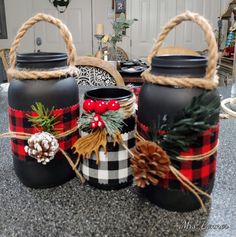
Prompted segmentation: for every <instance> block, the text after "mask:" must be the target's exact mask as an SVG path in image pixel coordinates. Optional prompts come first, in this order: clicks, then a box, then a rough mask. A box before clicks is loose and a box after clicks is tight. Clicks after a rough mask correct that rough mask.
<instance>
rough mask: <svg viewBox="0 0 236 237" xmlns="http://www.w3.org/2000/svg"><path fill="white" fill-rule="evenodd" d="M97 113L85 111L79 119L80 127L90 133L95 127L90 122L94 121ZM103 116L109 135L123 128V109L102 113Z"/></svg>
mask: <svg viewBox="0 0 236 237" xmlns="http://www.w3.org/2000/svg"><path fill="white" fill-rule="evenodd" d="M94 115H95V113H94V112H92V113H87V112H84V113H83V114H82V115H81V117H80V119H79V127H80V128H81V129H82V130H83V131H85V132H88V133H90V132H91V131H92V130H93V129H92V128H91V127H90V123H91V122H92V121H93V117H94ZM101 118H102V120H103V122H104V124H105V128H106V130H107V133H108V134H109V135H112V134H114V133H115V132H117V130H121V129H122V127H123V125H124V124H125V123H124V121H123V120H124V112H123V110H122V109H119V110H118V111H107V112H105V113H104V114H101Z"/></svg>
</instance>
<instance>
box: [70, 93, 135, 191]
mask: <svg viewBox="0 0 236 237" xmlns="http://www.w3.org/2000/svg"><path fill="white" fill-rule="evenodd" d="M134 101H135V98H134V95H133V94H132V93H131V92H130V91H128V90H126V89H121V88H99V89H94V90H89V91H87V92H86V93H85V96H84V102H83V113H82V116H81V118H80V122H79V124H80V132H81V138H80V139H79V141H78V143H77V144H75V146H74V147H75V148H76V152H77V153H78V155H79V156H80V157H81V158H82V159H81V172H82V174H83V176H84V178H85V179H86V180H87V182H88V183H89V184H90V185H92V186H95V187H97V188H101V189H120V188H123V187H126V186H128V185H130V184H131V183H132V180H133V178H132V174H131V168H130V153H129V149H132V148H133V147H134V146H135V138H134V127H135V118H134V113H135V108H134ZM86 140H87V143H86Z"/></svg>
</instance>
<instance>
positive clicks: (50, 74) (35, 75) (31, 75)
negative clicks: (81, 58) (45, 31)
mask: <svg viewBox="0 0 236 237" xmlns="http://www.w3.org/2000/svg"><path fill="white" fill-rule="evenodd" d="M40 21H46V22H48V23H50V24H53V25H55V26H57V28H58V29H59V32H60V34H61V36H62V38H63V39H64V42H65V45H66V49H67V54H68V64H69V65H70V66H71V67H69V68H67V69H62V70H57V71H20V70H17V69H16V50H17V48H18V47H19V45H20V42H21V40H22V38H23V37H24V35H25V34H26V32H27V31H28V30H29V29H30V28H31V27H32V26H33V25H34V24H36V23H37V22H40ZM9 55H10V65H11V67H10V69H9V70H8V75H10V76H12V77H15V78H17V79H22V80H23V79H50V78H55V77H66V76H68V75H72V74H74V73H75V71H76V68H75V67H74V65H75V57H76V49H75V46H74V44H73V39H72V35H71V33H70V31H69V29H68V28H67V26H66V25H65V24H64V23H63V22H62V21H61V20H59V19H57V18H54V17H53V16H50V15H47V14H44V13H38V14H37V15H35V16H33V17H31V18H30V19H28V20H27V21H26V22H25V23H24V24H23V25H22V26H21V27H20V29H19V30H18V32H17V34H16V37H15V39H14V41H13V43H12V45H11V49H10V53H9Z"/></svg>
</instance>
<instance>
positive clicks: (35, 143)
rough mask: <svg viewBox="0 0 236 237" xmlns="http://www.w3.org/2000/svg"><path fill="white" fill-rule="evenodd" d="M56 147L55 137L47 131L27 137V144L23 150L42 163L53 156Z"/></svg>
mask: <svg viewBox="0 0 236 237" xmlns="http://www.w3.org/2000/svg"><path fill="white" fill-rule="evenodd" d="M58 149H59V144H58V141H57V139H56V138H55V137H54V136H53V135H52V134H50V133H47V132H39V133H36V134H34V135H32V136H31V137H30V138H29V139H28V146H25V152H26V153H27V154H28V155H29V156H31V157H33V158H35V159H37V161H38V162H39V163H42V164H44V165H46V164H47V163H48V162H49V161H51V160H52V159H53V158H54V156H55V155H56V153H57V151H58Z"/></svg>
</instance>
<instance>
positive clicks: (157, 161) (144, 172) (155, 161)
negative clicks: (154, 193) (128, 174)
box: [131, 141, 170, 188]
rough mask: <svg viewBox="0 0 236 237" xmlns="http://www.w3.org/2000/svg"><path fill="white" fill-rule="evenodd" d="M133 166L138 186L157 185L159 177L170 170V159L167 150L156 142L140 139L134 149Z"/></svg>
mask: <svg viewBox="0 0 236 237" xmlns="http://www.w3.org/2000/svg"><path fill="white" fill-rule="evenodd" d="M133 154H134V158H132V159H131V164H132V165H131V167H132V170H133V175H134V178H135V180H136V184H137V186H139V187H141V188H144V187H145V186H146V185H150V184H152V185H157V184H158V182H159V180H158V178H165V177H166V174H167V173H168V172H169V165H170V159H169V156H168V155H167V154H166V152H165V151H164V150H163V149H162V148H161V147H160V146H158V145H157V144H156V143H154V142H150V141H140V142H138V143H137V144H136V147H135V149H134V150H133Z"/></svg>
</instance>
